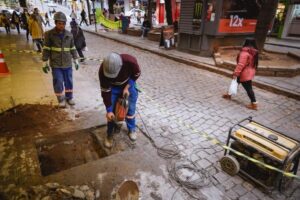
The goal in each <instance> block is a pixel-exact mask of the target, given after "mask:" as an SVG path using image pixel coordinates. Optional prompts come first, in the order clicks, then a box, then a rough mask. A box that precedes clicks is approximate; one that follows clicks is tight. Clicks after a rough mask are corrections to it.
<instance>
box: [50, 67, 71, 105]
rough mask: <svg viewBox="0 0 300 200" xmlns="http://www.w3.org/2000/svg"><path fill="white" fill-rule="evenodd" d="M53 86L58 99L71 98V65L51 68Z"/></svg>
mask: <svg viewBox="0 0 300 200" xmlns="http://www.w3.org/2000/svg"><path fill="white" fill-rule="evenodd" d="M52 77H53V88H54V92H55V95H56V96H57V99H58V101H59V102H60V101H63V100H64V99H67V100H69V99H72V98H73V75H72V67H68V68H52Z"/></svg>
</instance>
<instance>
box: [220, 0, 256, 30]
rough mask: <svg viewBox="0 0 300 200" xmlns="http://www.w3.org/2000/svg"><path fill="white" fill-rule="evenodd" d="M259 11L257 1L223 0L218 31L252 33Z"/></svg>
mask: <svg viewBox="0 0 300 200" xmlns="http://www.w3.org/2000/svg"><path fill="white" fill-rule="evenodd" d="M258 13H259V5H258V4H257V1H244V0H234V1H232V0H224V1H223V10H222V16H221V19H220V21H219V28H218V31H219V33H254V32H255V28H256V23H257V17H258Z"/></svg>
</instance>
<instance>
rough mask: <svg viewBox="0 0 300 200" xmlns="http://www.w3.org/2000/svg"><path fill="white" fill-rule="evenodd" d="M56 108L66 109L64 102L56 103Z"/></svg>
mask: <svg viewBox="0 0 300 200" xmlns="http://www.w3.org/2000/svg"><path fill="white" fill-rule="evenodd" d="M58 107H59V108H65V107H66V101H65V100H62V101H59V102H58Z"/></svg>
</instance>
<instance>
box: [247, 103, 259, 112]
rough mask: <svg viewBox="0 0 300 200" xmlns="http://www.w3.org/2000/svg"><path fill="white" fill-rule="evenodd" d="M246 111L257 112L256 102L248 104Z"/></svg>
mask: <svg viewBox="0 0 300 200" xmlns="http://www.w3.org/2000/svg"><path fill="white" fill-rule="evenodd" d="M246 107H247V108H248V109H251V110H257V102H254V103H250V104H249V105H247V106H246Z"/></svg>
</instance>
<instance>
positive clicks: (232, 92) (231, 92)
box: [228, 79, 238, 95]
mask: <svg viewBox="0 0 300 200" xmlns="http://www.w3.org/2000/svg"><path fill="white" fill-rule="evenodd" d="M237 89H238V82H237V80H236V79H232V81H231V84H230V86H229V90H228V94H229V95H236V94H237Z"/></svg>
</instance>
